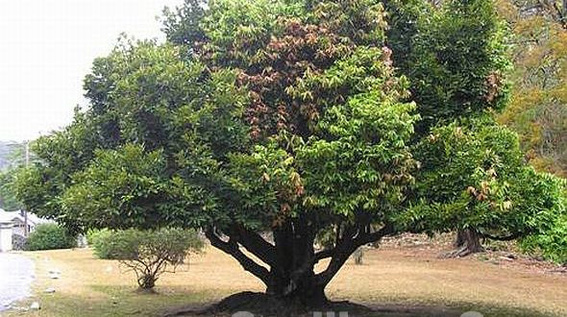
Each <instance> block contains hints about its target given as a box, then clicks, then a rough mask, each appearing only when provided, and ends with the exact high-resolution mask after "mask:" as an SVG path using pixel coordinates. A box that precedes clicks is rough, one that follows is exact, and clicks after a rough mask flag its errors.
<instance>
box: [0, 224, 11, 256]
mask: <svg viewBox="0 0 567 317" xmlns="http://www.w3.org/2000/svg"><path fill="white" fill-rule="evenodd" d="M10 250H12V223H11V222H0V252H7V251H10Z"/></svg>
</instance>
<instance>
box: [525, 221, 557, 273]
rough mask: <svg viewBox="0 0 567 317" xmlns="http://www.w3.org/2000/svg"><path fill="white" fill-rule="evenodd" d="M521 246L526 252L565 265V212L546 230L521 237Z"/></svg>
mask: <svg viewBox="0 0 567 317" xmlns="http://www.w3.org/2000/svg"><path fill="white" fill-rule="evenodd" d="M521 246H522V248H523V249H524V250H525V251H526V252H529V253H532V254H538V255H541V256H542V257H543V258H544V259H546V260H550V261H553V262H555V263H558V264H563V265H567V214H565V215H562V216H560V217H558V218H557V219H556V220H555V222H554V223H553V226H551V228H550V229H548V230H547V231H545V232H542V233H540V234H537V235H532V236H528V237H526V238H525V239H522V241H521Z"/></svg>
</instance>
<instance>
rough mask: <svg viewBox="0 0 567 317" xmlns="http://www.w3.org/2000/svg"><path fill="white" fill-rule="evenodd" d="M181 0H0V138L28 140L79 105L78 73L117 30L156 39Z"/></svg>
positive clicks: (64, 121) (103, 51) (110, 43)
mask: <svg viewBox="0 0 567 317" xmlns="http://www.w3.org/2000/svg"><path fill="white" fill-rule="evenodd" d="M182 3H183V0H0V141H23V140H33V139H36V138H37V137H39V136H40V135H46V134H49V133H50V132H51V131H54V130H58V129H61V128H63V127H64V126H66V125H68V124H69V123H71V121H72V117H73V109H74V108H75V106H77V105H81V106H83V107H84V106H85V105H86V104H87V101H86V100H85V99H84V98H83V94H84V91H83V89H82V86H83V78H84V76H85V75H86V74H88V73H89V72H90V69H91V66H92V61H93V60H94V58H96V57H99V56H106V55H107V54H108V53H109V52H110V50H111V49H112V48H113V47H114V45H115V44H116V42H117V39H118V37H119V36H120V34H121V33H122V32H125V33H126V34H128V35H129V36H133V37H135V38H137V39H145V38H158V39H159V40H162V41H163V38H164V36H163V34H162V33H161V31H160V28H161V26H162V25H161V22H159V21H158V19H157V18H158V17H160V16H161V12H162V9H163V8H164V7H165V6H169V7H171V8H173V7H176V6H179V5H181V4H182Z"/></svg>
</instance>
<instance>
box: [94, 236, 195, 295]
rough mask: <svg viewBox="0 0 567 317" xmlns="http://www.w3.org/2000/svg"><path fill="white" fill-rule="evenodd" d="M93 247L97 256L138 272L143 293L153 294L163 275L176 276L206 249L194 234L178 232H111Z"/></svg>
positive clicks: (100, 237) (99, 238)
mask: <svg viewBox="0 0 567 317" xmlns="http://www.w3.org/2000/svg"><path fill="white" fill-rule="evenodd" d="M93 243H94V249H95V254H97V256H99V257H101V258H106V259H116V260H119V261H120V263H122V265H124V266H125V267H127V268H129V269H131V270H132V271H134V273H136V277H137V282H138V286H140V288H141V289H143V290H151V289H152V288H153V287H154V286H155V282H156V281H157V280H158V278H159V276H160V275H161V274H163V273H164V272H175V269H176V268H177V266H179V265H180V264H182V263H183V262H184V260H185V258H186V257H187V256H188V254H189V253H191V252H198V251H200V250H201V249H202V248H203V246H204V243H203V241H202V240H201V238H199V236H198V235H197V233H196V232H195V231H194V230H182V229H174V228H170V229H160V230H153V231H141V230H136V229H128V230H119V231H110V230H109V231H106V232H104V233H103V234H99V235H98V237H97V238H96V239H94V241H93Z"/></svg>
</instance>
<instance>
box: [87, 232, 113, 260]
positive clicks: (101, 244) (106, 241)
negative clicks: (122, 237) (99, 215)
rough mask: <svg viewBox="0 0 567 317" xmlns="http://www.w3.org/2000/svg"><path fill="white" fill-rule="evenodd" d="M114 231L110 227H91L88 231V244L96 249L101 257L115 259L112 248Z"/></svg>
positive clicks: (95, 251) (96, 252) (96, 253)
mask: <svg viewBox="0 0 567 317" xmlns="http://www.w3.org/2000/svg"><path fill="white" fill-rule="evenodd" d="M111 236H112V231H111V230H109V229H106V228H104V229H90V230H88V231H87V236H86V237H87V244H88V245H89V246H91V247H92V248H93V250H94V253H95V255H96V256H97V257H98V258H99V259H109V260H111V259H113V258H112V254H111V252H110V251H111V250H112V246H111V244H112V240H111Z"/></svg>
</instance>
